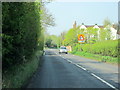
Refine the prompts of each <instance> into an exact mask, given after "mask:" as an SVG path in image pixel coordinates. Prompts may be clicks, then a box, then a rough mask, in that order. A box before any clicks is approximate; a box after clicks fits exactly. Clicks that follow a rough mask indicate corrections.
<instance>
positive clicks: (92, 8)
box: [46, 0, 118, 36]
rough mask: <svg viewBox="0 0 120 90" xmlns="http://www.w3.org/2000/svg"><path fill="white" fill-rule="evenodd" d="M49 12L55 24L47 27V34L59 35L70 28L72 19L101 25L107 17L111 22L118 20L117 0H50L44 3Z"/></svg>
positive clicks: (79, 22)
mask: <svg viewBox="0 0 120 90" xmlns="http://www.w3.org/2000/svg"><path fill="white" fill-rule="evenodd" d="M46 8H47V9H48V11H49V13H50V14H52V16H53V17H54V18H55V24H56V25H55V26H54V27H48V28H47V31H48V33H49V34H53V35H57V36H58V35H60V33H61V32H63V31H68V30H69V29H70V28H72V25H73V23H74V21H76V22H77V25H81V24H82V23H84V24H85V25H94V24H98V25H103V21H104V19H106V18H108V19H110V21H111V22H112V23H116V22H117V21H118V2H87V1H86V2H78V1H76V0H75V2H73V1H72V2H71V1H66V2H60V1H59V0H58V2H54V1H53V2H51V3H49V4H46Z"/></svg>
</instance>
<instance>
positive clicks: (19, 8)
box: [2, 2, 44, 71]
mask: <svg viewBox="0 0 120 90" xmlns="http://www.w3.org/2000/svg"><path fill="white" fill-rule="evenodd" d="M40 8H41V3H40V2H3V3H2V67H3V71H5V69H8V68H11V67H13V66H14V65H20V64H23V63H26V62H28V61H29V60H30V59H31V58H32V55H33V54H34V53H35V52H36V51H37V50H38V48H39V49H40V50H43V45H44V41H43V39H44V38H43V35H42V33H43V32H42V25H41V22H40V21H41V14H40V10H41V9H40Z"/></svg>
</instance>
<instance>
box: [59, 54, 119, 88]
mask: <svg viewBox="0 0 120 90" xmlns="http://www.w3.org/2000/svg"><path fill="white" fill-rule="evenodd" d="M60 56H61V55H60ZM62 58H64V57H62ZM64 59H65V58H64ZM67 61H68V62H70V63H72V64H75V65H76V66H77V67H80V68H81V69H83V70H85V71H86V70H87V69H86V68H84V67H82V66H80V65H78V64H76V63H73V62H72V61H71V60H68V59H67ZM88 72H89V71H88ZM91 75H93V76H94V77H96V78H97V79H99V80H100V81H102V82H103V83H105V84H107V85H108V86H110V87H111V88H113V89H115V90H118V89H117V88H116V87H114V86H113V85H111V84H110V83H108V82H106V81H105V80H103V79H101V78H100V77H98V76H97V75H95V74H94V73H91Z"/></svg>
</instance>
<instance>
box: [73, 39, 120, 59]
mask: <svg viewBox="0 0 120 90" xmlns="http://www.w3.org/2000/svg"><path fill="white" fill-rule="evenodd" d="M79 48H81V50H82V51H83V52H89V53H93V54H100V55H102V56H112V57H117V56H118V40H109V41H103V42H97V43H95V44H82V45H80V44H77V45H76V46H74V51H79Z"/></svg>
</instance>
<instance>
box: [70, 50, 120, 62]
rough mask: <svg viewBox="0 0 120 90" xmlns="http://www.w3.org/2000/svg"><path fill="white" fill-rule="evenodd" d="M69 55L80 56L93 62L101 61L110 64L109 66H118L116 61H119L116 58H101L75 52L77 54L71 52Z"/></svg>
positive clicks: (95, 55) (100, 56)
mask: <svg viewBox="0 0 120 90" xmlns="http://www.w3.org/2000/svg"><path fill="white" fill-rule="evenodd" d="M71 53H72V54H74V55H78V56H82V57H85V58H89V59H94V60H97V61H101V62H106V63H111V64H118V59H119V58H117V57H110V56H102V55H99V54H91V53H87V52H78V51H77V52H71ZM119 63H120V62H119Z"/></svg>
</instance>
